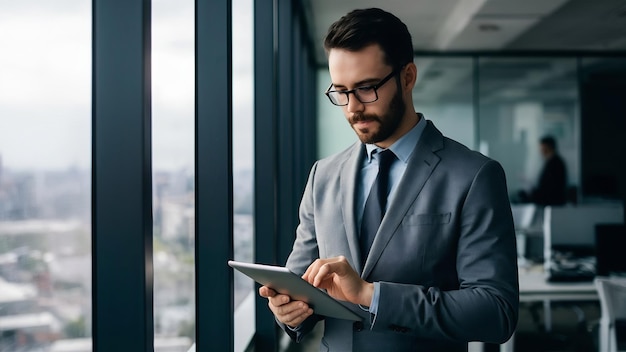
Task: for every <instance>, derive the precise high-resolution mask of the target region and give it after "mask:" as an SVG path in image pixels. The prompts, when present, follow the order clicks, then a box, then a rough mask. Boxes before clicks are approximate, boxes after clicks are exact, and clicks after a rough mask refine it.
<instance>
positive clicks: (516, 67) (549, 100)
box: [479, 58, 580, 200]
mask: <svg viewBox="0 0 626 352" xmlns="http://www.w3.org/2000/svg"><path fill="white" fill-rule="evenodd" d="M479 72H480V78H479V87H480V92H479V94H480V96H479V101H480V104H479V112H480V113H479V114H480V116H479V127H480V129H479V136H480V142H479V148H480V151H481V152H483V153H484V154H486V155H489V156H490V157H492V158H494V159H496V160H498V161H499V162H500V163H501V164H502V166H503V167H504V170H505V172H506V176H507V185H508V187H509V193H510V194H511V196H512V199H513V200H516V197H517V194H518V193H519V191H521V190H524V191H527V192H528V191H530V190H531V189H532V188H533V187H534V186H535V185H536V183H537V179H538V177H539V173H540V171H541V168H542V166H543V163H544V160H543V158H542V155H541V153H540V148H539V139H540V138H542V137H543V136H546V135H551V136H553V137H554V138H555V139H556V142H557V148H558V149H557V151H558V153H559V154H560V155H561V156H562V158H563V159H564V161H565V165H566V169H567V179H568V184H569V185H571V186H577V185H578V184H579V172H580V171H579V170H580V166H579V157H578V155H579V145H580V142H579V135H580V133H579V128H578V126H579V124H578V120H579V115H578V106H579V103H578V85H577V79H576V60H575V59H560V58H558V59H554V58H484V59H482V58H481V59H480V71H479Z"/></svg>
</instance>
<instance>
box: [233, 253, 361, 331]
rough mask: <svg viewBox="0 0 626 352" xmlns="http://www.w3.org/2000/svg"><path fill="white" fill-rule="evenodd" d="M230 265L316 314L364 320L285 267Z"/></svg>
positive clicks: (245, 264)
mask: <svg viewBox="0 0 626 352" xmlns="http://www.w3.org/2000/svg"><path fill="white" fill-rule="evenodd" d="M228 265H229V266H231V267H232V268H234V269H237V270H239V271H240V272H242V273H244V274H245V275H247V276H249V277H251V278H252V279H254V281H256V282H258V283H260V284H261V285H265V286H267V287H270V288H272V289H273V290H274V291H276V292H278V293H282V294H285V295H289V297H291V298H292V299H293V300H296V301H303V302H306V303H307V304H308V305H309V306H310V307H311V308H312V309H313V312H314V313H315V314H319V315H324V316H327V317H333V318H339V319H346V320H355V321H361V320H363V318H362V317H361V316H359V315H358V314H356V313H355V312H353V311H352V310H350V309H349V308H348V307H346V306H344V305H343V304H342V303H341V302H340V301H338V300H336V299H334V298H332V297H331V296H330V295H328V294H327V293H326V292H324V291H322V290H320V289H319V288H317V287H315V286H313V285H311V284H309V283H308V282H306V281H305V280H304V279H302V278H301V277H300V276H298V275H296V274H294V273H292V272H291V271H290V270H289V269H287V268H285V267H281V266H274V265H263V264H252V263H243V262H236V261H233V260H229V261H228Z"/></svg>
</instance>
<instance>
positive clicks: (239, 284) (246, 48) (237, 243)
mask: <svg viewBox="0 0 626 352" xmlns="http://www.w3.org/2000/svg"><path fill="white" fill-rule="evenodd" d="M232 6H233V10H232V13H233V18H232V26H233V28H234V30H233V31H232V41H233V42H232V47H233V56H232V58H233V87H232V89H233V92H232V93H233V207H234V209H233V213H234V233H233V236H234V238H233V243H234V257H235V260H239V261H244V262H253V261H254V101H253V97H254V77H253V73H254V72H253V67H254V65H253V64H254V62H253V59H254V51H253V29H252V24H253V22H252V10H253V0H233V2H232ZM234 278H235V317H234V319H235V326H234V330H235V351H243V350H244V349H245V348H246V346H247V345H248V343H249V342H250V340H251V338H252V335H253V334H254V297H255V294H256V293H255V292H254V282H253V281H252V280H251V279H249V278H247V277H246V276H244V275H243V274H241V273H239V272H235V276H234Z"/></svg>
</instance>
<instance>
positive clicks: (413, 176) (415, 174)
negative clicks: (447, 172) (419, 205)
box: [361, 121, 443, 278]
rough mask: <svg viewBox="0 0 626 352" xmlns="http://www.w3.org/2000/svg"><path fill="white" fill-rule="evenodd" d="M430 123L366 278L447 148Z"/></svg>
mask: <svg viewBox="0 0 626 352" xmlns="http://www.w3.org/2000/svg"><path fill="white" fill-rule="evenodd" d="M427 123H428V125H427V126H426V128H425V129H424V132H423V133H422V136H421V137H420V140H419V142H418V143H417V145H416V146H415V149H414V150H413V153H412V154H411V157H410V159H409V161H408V164H407V168H406V171H405V172H404V176H402V179H401V180H400V183H399V184H398V188H397V190H396V191H395V194H396V196H395V198H394V199H393V200H392V202H391V203H390V204H389V207H388V209H387V212H386V214H385V217H384V218H383V221H382V223H381V224H380V227H379V228H378V232H377V233H376V237H375V238H374V242H373V243H372V247H371V249H370V254H369V256H368V258H367V261H366V262H365V267H364V268H363V273H362V275H361V277H363V278H366V277H367V276H368V275H369V274H370V272H371V271H372V269H373V267H374V266H375V265H376V262H377V261H378V259H379V258H380V256H381V254H382V252H383V250H384V249H385V247H386V246H387V243H388V242H389V240H391V238H392V237H393V235H394V233H395V231H396V229H397V228H398V226H400V224H401V223H402V220H403V219H404V217H405V215H406V213H407V211H408V210H409V207H410V206H411V204H413V202H414V201H415V199H416V198H417V196H418V195H419V193H420V192H421V191H422V188H423V187H424V184H425V183H426V181H427V180H428V178H429V177H430V175H431V174H432V172H433V170H434V169H435V168H436V167H437V164H439V161H440V158H439V156H438V155H437V154H435V153H434V152H435V151H437V150H439V149H441V148H443V136H442V134H441V132H439V131H438V130H437V129H436V128H435V126H434V125H433V124H432V122H430V121H427Z"/></svg>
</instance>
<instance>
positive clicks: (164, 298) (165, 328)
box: [152, 0, 195, 351]
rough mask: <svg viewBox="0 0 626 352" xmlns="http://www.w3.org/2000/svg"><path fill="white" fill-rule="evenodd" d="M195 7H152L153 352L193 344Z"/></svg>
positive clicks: (160, 0)
mask: <svg viewBox="0 0 626 352" xmlns="http://www.w3.org/2000/svg"><path fill="white" fill-rule="evenodd" d="M194 75H195V65H194V2H193V0H185V1H177V0H176V1H175V0H156V1H153V2H152V151H153V155H152V165H153V182H152V184H153V219H154V227H153V228H154V233H153V244H154V247H153V250H154V253H153V263H154V336H155V350H157V351H158V350H159V347H161V346H170V348H172V350H173V351H174V350H175V351H186V350H187V349H188V348H189V347H190V346H191V344H192V343H193V341H195V286H194V272H195V271H194V263H195V259H194V220H195V215H194V209H195V208H194V123H195V122H194V96H195V91H194V89H195V84H194V80H195V78H194V77H195V76H194Z"/></svg>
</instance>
